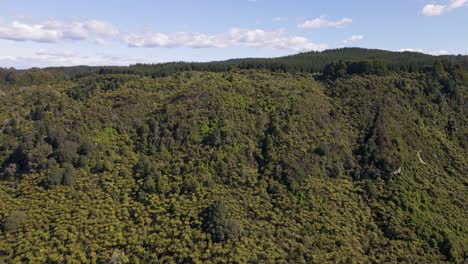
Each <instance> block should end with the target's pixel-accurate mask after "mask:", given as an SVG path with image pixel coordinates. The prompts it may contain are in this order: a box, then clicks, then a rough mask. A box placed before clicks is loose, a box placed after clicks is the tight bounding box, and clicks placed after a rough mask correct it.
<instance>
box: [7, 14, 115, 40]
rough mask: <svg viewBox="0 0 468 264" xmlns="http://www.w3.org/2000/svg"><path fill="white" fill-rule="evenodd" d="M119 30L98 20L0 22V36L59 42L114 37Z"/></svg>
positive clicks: (13, 38) (11, 38) (9, 38)
mask: <svg viewBox="0 0 468 264" xmlns="http://www.w3.org/2000/svg"><path fill="white" fill-rule="evenodd" d="M118 35H119V30H118V29H117V28H115V27H114V26H113V25H111V24H110V23H107V22H104V21H99V20H85V21H72V22H64V21H59V20H48V21H46V22H44V23H41V24H26V23H21V22H18V21H13V22H11V23H9V24H0V38H1V39H8V40H15V41H36V42H48V43H54V42H60V41H65V40H90V41H93V40H94V41H98V40H99V38H104V37H115V36H118Z"/></svg>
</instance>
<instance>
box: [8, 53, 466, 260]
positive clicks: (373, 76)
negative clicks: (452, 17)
mask: <svg viewBox="0 0 468 264" xmlns="http://www.w3.org/2000/svg"><path fill="white" fill-rule="evenodd" d="M402 56H403V55H402ZM344 59H345V60H344V61H336V62H335V61H334V60H333V61H329V62H328V63H327V64H326V65H325V64H324V65H323V66H322V67H321V69H320V74H318V72H316V71H314V72H315V73H308V72H302V73H301V72H297V71H291V72H278V71H271V69H264V68H263V69H256V70H254V69H239V67H231V68H229V69H225V70H223V71H221V72H210V71H193V70H177V71H176V72H175V73H170V74H169V73H167V74H164V75H167V76H166V77H157V76H159V74H151V73H150V74H138V73H135V72H131V71H128V72H119V73H116V72H113V71H108V70H105V69H103V68H101V71H100V72H99V70H98V71H95V72H94V74H93V73H90V72H87V73H86V74H83V73H84V72H86V71H87V70H84V71H83V72H81V74H78V75H76V74H75V75H74V77H73V78H71V79H70V78H69V77H71V75H70V74H69V73H67V72H64V71H63V70H57V69H49V70H39V69H36V70H33V71H27V72H26V73H24V72H22V73H16V72H15V74H17V75H15V76H13V75H12V74H11V72H14V71H12V70H10V71H9V70H4V72H10V73H5V74H4V75H5V76H4V77H5V78H4V80H6V77H7V76H9V78H10V79H9V80H10V81H4V84H3V85H2V86H0V87H1V88H0V168H1V169H0V175H1V180H0V199H1V201H2V202H1V203H0V220H1V227H2V228H1V231H0V262H2V261H3V262H5V263H22V262H24V263H28V262H30V263H43V262H47V263H324V262H325V263H326V262H332V263H387V262H389V263H394V262H405V263H440V262H451V263H463V262H464V261H466V260H467V258H468V223H467V219H468V213H467V190H466V187H467V184H468V178H467V171H468V159H467V150H468V126H467V122H468V119H467V116H468V110H467V109H468V108H467V106H468V105H467V104H468V101H467V98H468V97H467V92H468V90H467V87H468V78H467V77H468V75H467V72H466V70H465V68H464V67H463V66H460V64H456V63H454V61H451V60H446V61H443V62H441V61H435V60H434V61H431V62H430V63H429V64H427V65H425V66H424V67H423V68H420V69H419V68H418V70H409V69H407V68H398V69H396V68H395V67H393V66H392V64H391V63H389V62H388V61H385V60H383V61H376V60H375V58H370V57H369V58H365V59H366V60H367V59H369V60H368V61H363V60H361V58H356V59H349V58H344ZM84 69H87V68H84ZM148 71H149V72H150V71H151V69H149V70H148ZM32 73H36V74H38V75H37V76H36V75H34V74H32ZM99 73H100V74H99ZM8 74H10V75H8ZM25 74H26V75H25ZM27 74H29V75H27ZM25 76H32V77H28V78H29V79H27V78H26V77H25ZM35 76H36V77H35ZM11 80H15V81H11Z"/></svg>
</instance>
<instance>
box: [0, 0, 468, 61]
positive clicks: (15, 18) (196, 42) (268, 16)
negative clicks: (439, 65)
mask: <svg viewBox="0 0 468 264" xmlns="http://www.w3.org/2000/svg"><path fill="white" fill-rule="evenodd" d="M463 25H468V0H434V1H432V0H431V1H427V0H405V1H403V0H394V1H375V0H354V1H343V0H342V1H335V0H328V1H314V0H307V1H306V0H289V1H280V0H235V1H234V0H197V1H195V0H172V1H168V0H167V1H149V0H144V1H143V0H141V1H137V0H134V1H130V0H114V1H110V0H100V1H96V0H94V1H89V0H80V1H74V0H68V1H53V0H41V1H33V0H0V67H16V68H29V67H35V66H38V67H46V66H58V65H64V66H70V65H79V64H87V65H127V64H132V63H136V62H145V63H156V62H166V61H211V60H223V59H229V58H239V57H276V56H283V55H288V54H294V53H298V52H302V51H308V50H323V49H331V48H339V47H344V46H353V47H355V46H357V47H366V48H379V49H388V50H395V51H400V50H414V51H420V52H425V53H430V54H447V53H448V54H468V32H467V31H468V27H466V26H463Z"/></svg>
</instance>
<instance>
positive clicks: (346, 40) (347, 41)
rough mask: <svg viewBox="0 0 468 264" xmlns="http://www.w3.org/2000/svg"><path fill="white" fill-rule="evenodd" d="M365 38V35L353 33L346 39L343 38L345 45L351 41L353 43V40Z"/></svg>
mask: <svg viewBox="0 0 468 264" xmlns="http://www.w3.org/2000/svg"><path fill="white" fill-rule="evenodd" d="M363 39H364V36H363V35H353V36H351V37H349V38H347V39H345V40H343V43H344V44H345V45H348V44H350V43H353V42H356V41H360V40H363Z"/></svg>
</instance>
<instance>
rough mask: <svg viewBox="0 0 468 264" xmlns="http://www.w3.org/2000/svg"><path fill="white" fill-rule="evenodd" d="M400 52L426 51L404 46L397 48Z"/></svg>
mask: <svg viewBox="0 0 468 264" xmlns="http://www.w3.org/2000/svg"><path fill="white" fill-rule="evenodd" d="M397 51H398V52H419V53H424V50H423V49H413V48H403V49H399V50H397Z"/></svg>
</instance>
